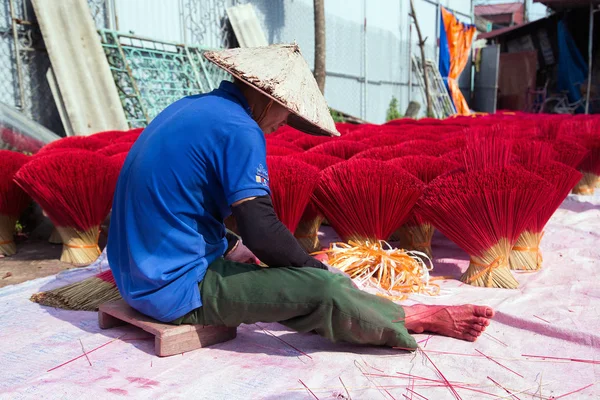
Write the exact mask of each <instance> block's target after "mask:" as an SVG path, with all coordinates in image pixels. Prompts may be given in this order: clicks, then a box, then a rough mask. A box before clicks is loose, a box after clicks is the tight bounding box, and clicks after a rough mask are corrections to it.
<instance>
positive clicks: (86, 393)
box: [0, 195, 600, 400]
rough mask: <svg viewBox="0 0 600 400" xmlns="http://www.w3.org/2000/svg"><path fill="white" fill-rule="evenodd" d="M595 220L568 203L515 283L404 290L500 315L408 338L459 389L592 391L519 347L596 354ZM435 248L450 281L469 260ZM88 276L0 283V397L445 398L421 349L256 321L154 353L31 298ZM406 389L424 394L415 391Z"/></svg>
mask: <svg viewBox="0 0 600 400" xmlns="http://www.w3.org/2000/svg"><path fill="white" fill-rule="evenodd" d="M574 199H577V200H574ZM599 226H600V196H598V195H597V196H596V197H595V198H592V197H587V198H586V197H579V198H573V199H570V200H567V201H566V202H565V203H564V204H563V206H562V207H561V209H560V210H559V211H558V212H557V213H556V214H555V216H554V217H553V218H552V220H551V221H550V224H549V226H548V229H547V231H546V235H545V237H544V240H543V242H542V250H543V251H544V265H545V267H544V269H543V270H542V271H540V272H538V273H521V274H517V279H518V280H519V282H520V283H521V287H520V288H519V289H517V290H504V289H486V288H475V287H471V286H468V285H463V284H461V283H460V282H459V281H457V280H456V279H447V280H442V281H440V284H441V286H442V294H441V296H439V297H427V296H414V295H413V296H411V299H410V300H409V302H408V303H414V302H421V303H427V304H461V303H477V304H488V305H490V306H493V307H494V308H496V310H497V311H498V314H497V317H496V320H495V321H494V322H493V323H492V325H491V326H490V327H489V329H488V331H487V332H488V335H484V336H482V337H481V338H480V340H479V341H478V342H476V343H467V342H462V341H458V340H455V339H449V338H444V337H439V336H435V335H432V336H430V335H428V334H421V335H416V337H417V340H418V341H419V342H420V345H421V346H422V347H423V348H424V350H425V352H426V353H427V355H428V356H429V357H430V358H431V360H432V361H433V362H434V363H435V365H436V366H437V368H438V369H439V370H440V371H441V372H442V373H443V375H444V376H445V378H446V379H448V380H449V381H450V382H451V383H453V384H454V386H455V390H456V391H457V393H458V394H459V396H460V398H462V399H487V398H490V399H492V398H494V396H496V398H510V396H509V395H508V394H507V392H506V391H505V390H504V389H502V388H500V387H498V386H496V384H495V383H493V382H492V381H491V380H490V379H488V377H490V378H491V379H493V380H494V381H496V382H498V383H499V384H501V385H502V386H503V387H504V388H506V389H507V390H509V391H510V392H511V393H513V394H514V395H515V396H517V397H518V398H520V399H531V398H539V397H534V396H533V394H534V393H537V394H539V395H541V396H542V397H541V398H543V399H547V398H549V397H550V396H556V397H559V396H562V395H564V394H567V393H569V392H572V391H576V390H579V389H582V388H585V389H583V390H581V391H579V392H576V393H575V394H572V395H570V396H567V397H565V398H566V399H597V398H599V397H600V385H599V384H596V385H593V384H594V383H599V381H600V365H594V364H590V363H586V362H574V361H567V360H542V359H538V358H528V357H524V356H523V354H530V355H547V356H554V357H564V358H574V359H580V360H599V361H598V362H600V333H599V332H600V322H599V321H600V319H599V318H598V317H599V316H600V304H599V303H600V301H599V300H598V299H599V298H600V261H599V260H600V235H599V232H598V227H599ZM433 251H434V253H435V254H437V255H438V256H439V258H438V259H436V270H437V271H436V272H435V274H438V275H440V274H441V275H447V276H452V277H458V276H459V275H460V273H461V271H462V270H464V269H465V268H466V267H467V264H468V258H467V256H466V254H464V253H463V252H462V251H461V250H460V249H458V248H457V247H456V246H454V245H453V244H452V243H451V242H449V241H448V240H446V239H444V238H443V237H441V236H440V235H436V238H435V239H434V245H433ZM97 272H99V268H98V266H97V265H96V266H95V267H92V268H91V270H90V268H88V269H85V270H77V271H72V272H69V273H67V274H61V275H60V276H59V277H58V278H57V279H55V278H44V279H38V280H35V281H30V282H27V283H24V284H20V285H15V286H9V287H5V288H3V289H1V290H0V303H1V304H2V307H1V309H0V310H1V312H0V326H1V328H0V342H1V343H2V344H3V346H1V347H0V360H1V361H2V379H0V399H11V400H12V399H37V398H44V399H54V398H82V397H93V398H97V399H118V398H124V397H127V398H140V399H178V398H194V399H211V400H212V399H228V400H236V399H240V400H241V399H243V400H247V399H292V400H295V399H311V398H312V399H314V397H312V395H311V394H310V393H309V392H308V391H307V389H306V388H305V387H304V386H303V384H302V383H304V384H305V385H306V386H307V387H308V388H310V390H311V391H312V392H313V393H314V394H315V396H316V397H317V398H319V399H343V398H344V397H342V396H346V397H347V395H346V391H345V389H344V386H343V385H342V382H343V384H344V385H345V386H346V388H347V389H348V392H349V393H350V396H351V398H352V399H392V398H396V399H405V397H404V395H406V396H407V397H408V398H410V397H411V393H412V392H410V391H408V390H407V389H406V386H407V385H409V384H411V386H410V388H411V389H412V390H413V391H414V392H415V393H418V394H419V395H421V396H424V397H426V398H429V399H442V400H443V399H454V398H456V397H455V396H454V395H453V394H452V393H451V392H450V390H449V389H448V388H446V387H443V386H440V385H441V384H439V383H437V381H439V380H440V378H439V376H438V374H437V372H436V371H435V369H434V368H433V366H432V365H431V363H430V362H429V361H427V360H426V359H425V358H424V356H423V355H422V354H420V353H417V354H410V353H406V352H403V351H400V350H393V349H384V348H372V347H371V348H369V347H360V346H353V345H348V344H331V343H329V342H328V341H326V340H324V339H322V338H320V337H318V336H317V335H313V334H298V333H293V332H290V331H288V330H287V329H286V328H285V327H283V326H281V325H278V324H260V323H259V324H257V325H244V326H241V327H240V328H239V329H238V337H237V338H236V339H235V340H233V341H230V342H227V343H222V344H219V345H216V346H213V347H211V348H206V349H200V350H197V351H193V352H190V353H185V354H182V355H178V356H173V357H168V358H158V357H156V356H155V355H154V351H153V342H152V340H149V336H148V334H146V333H144V332H142V331H140V330H138V329H137V328H132V327H120V328H114V329H110V330H106V331H102V330H100V329H99V328H98V325H97V317H96V314H95V313H91V312H73V311H63V310H55V309H53V308H46V307H41V306H39V305H37V304H34V303H31V302H30V301H29V300H28V298H29V296H30V295H31V294H32V293H34V292H37V291H39V290H40V289H41V288H44V289H48V288H50V287H52V286H62V285H64V284H65V283H67V282H71V281H73V280H76V279H81V278H82V277H83V276H84V274H87V275H90V274H93V273H97ZM263 329H264V330H263ZM265 330H267V331H268V332H267V331H265ZM272 335H274V336H276V337H277V338H279V339H281V340H279V339H276V338H275V337H273V336H272ZM115 339H116V340H115ZM80 340H81V342H80ZM82 345H83V347H84V348H85V349H86V351H88V352H90V351H91V350H94V349H97V350H94V351H93V352H90V353H89V354H88V358H89V362H88V360H87V359H86V357H84V356H82V354H83V353H82ZM99 346H103V347H99ZM477 351H479V352H480V353H479V352H477ZM442 352H445V353H442ZM447 353H453V354H447ZM481 353H483V354H484V355H486V356H488V357H491V358H493V359H494V360H495V361H496V362H497V363H499V364H502V365H499V364H497V363H496V362H493V361H491V360H489V359H487V358H486V357H485V356H483V355H482V354H481ZM80 356H81V357H80ZM76 357H80V358H78V359H76V360H75V361H72V362H70V363H68V364H64V363H65V362H67V361H69V360H72V359H74V358H76ZM90 363H91V365H90ZM63 364H64V365H63ZM61 365H62V366H61ZM53 368H55V369H54V370H52V371H50V372H48V371H49V370H51V369H53ZM409 376H412V377H415V378H414V379H410V380H409V378H408V377H409ZM416 377H418V378H416ZM340 378H341V381H340ZM300 381H302V383H301V382H300ZM413 382H414V386H412V383H413ZM589 385H592V386H589ZM481 392H486V393H490V394H492V395H487V394H483V393H481ZM412 398H413V399H420V398H421V397H419V396H417V395H415V394H414V393H413V397H412ZM513 398H514V397H513Z"/></svg>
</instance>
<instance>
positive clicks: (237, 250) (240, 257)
mask: <svg viewBox="0 0 600 400" xmlns="http://www.w3.org/2000/svg"><path fill="white" fill-rule="evenodd" d="M225 259H226V260H229V261H234V262H239V263H244V264H256V265H258V264H260V261H259V260H258V258H256V256H255V255H254V254H252V252H251V251H250V250H249V249H248V248H247V247H246V246H244V243H242V241H241V240H238V241H237V243H236V244H235V246H233V249H231V251H230V252H229V253H227V254H226V255H225Z"/></svg>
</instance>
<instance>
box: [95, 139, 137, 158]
mask: <svg viewBox="0 0 600 400" xmlns="http://www.w3.org/2000/svg"><path fill="white" fill-rule="evenodd" d="M132 146H133V143H131V142H130V143H127V142H121V143H113V144H109V145H108V146H105V147H103V148H101V149H99V150H97V152H98V154H102V155H104V156H107V157H111V156H114V155H115V154H119V153H127V152H129V150H131V147H132Z"/></svg>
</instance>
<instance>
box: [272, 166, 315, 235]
mask: <svg viewBox="0 0 600 400" xmlns="http://www.w3.org/2000/svg"><path fill="white" fill-rule="evenodd" d="M267 166H268V169H269V188H270V189H271V197H272V199H273V208H275V213H276V214H277V217H279V220H280V221H281V222H282V223H283V224H284V225H285V226H286V227H287V228H288V229H289V230H290V231H291V232H294V231H295V230H296V227H297V226H298V222H299V221H300V218H301V217H302V214H303V213H304V210H305V209H306V206H307V205H308V202H309V200H310V196H311V195H312V193H313V190H314V188H315V186H316V185H317V182H318V180H319V170H318V169H317V168H316V167H313V166H312V165H309V164H306V163H304V162H302V161H298V160H296V159H293V158H289V157H269V156H268V157H267Z"/></svg>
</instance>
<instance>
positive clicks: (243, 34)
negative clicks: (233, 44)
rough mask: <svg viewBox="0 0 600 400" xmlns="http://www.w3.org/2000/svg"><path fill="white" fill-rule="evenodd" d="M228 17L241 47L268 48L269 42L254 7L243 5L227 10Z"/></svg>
mask: <svg viewBox="0 0 600 400" xmlns="http://www.w3.org/2000/svg"><path fill="white" fill-rule="evenodd" d="M227 16H228V17H229V21H230V22H231V27H232V28H233V31H234V32H235V37H236V39H237V41H238V43H239V45H240V47H259V46H268V45H269V42H267V39H266V38H265V34H264V33H263V31H262V28H261V27H260V23H259V22H258V18H257V16H256V12H255V11H254V6H253V5H252V4H249V3H248V4H243V5H240V6H235V7H229V8H227Z"/></svg>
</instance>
